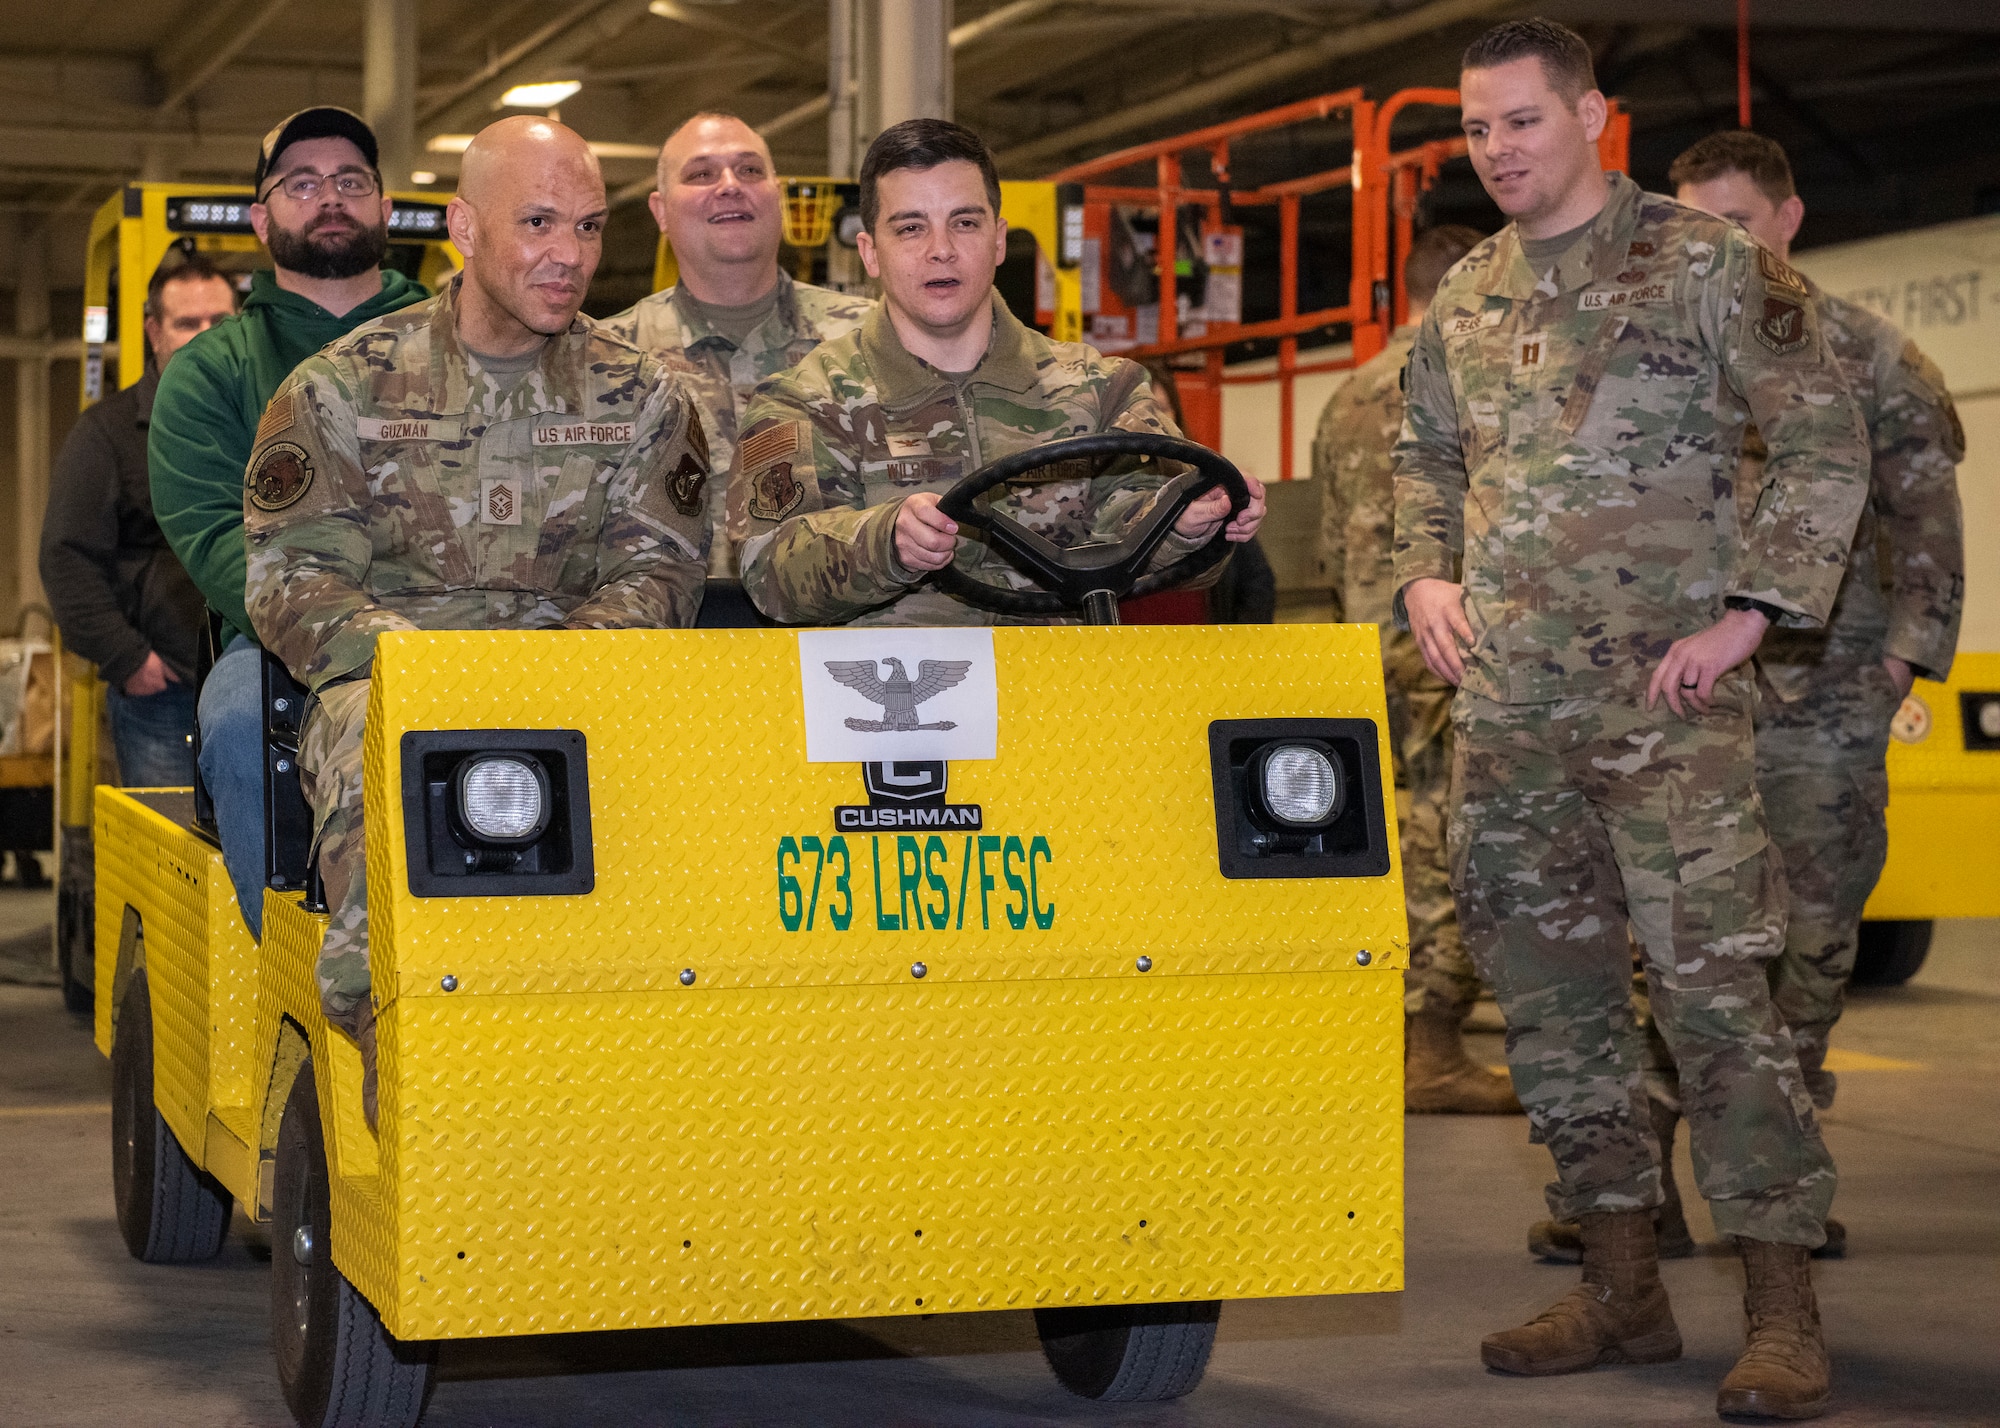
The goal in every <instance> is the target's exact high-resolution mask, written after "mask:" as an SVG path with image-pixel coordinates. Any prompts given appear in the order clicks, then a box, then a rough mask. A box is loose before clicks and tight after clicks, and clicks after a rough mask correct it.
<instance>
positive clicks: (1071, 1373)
mask: <svg viewBox="0 0 2000 1428" xmlns="http://www.w3.org/2000/svg"><path fill="white" fill-rule="evenodd" d="M1221 1315H1222V1302H1221V1301H1220V1300H1217V1299H1204V1300H1199V1301H1195V1302H1191V1303H1185V1304H1105V1305H1090V1306H1088V1307H1084V1308H1076V1309H1037V1310H1036V1311H1035V1332H1036V1333H1037V1334H1039V1335H1041V1339H1042V1353H1043V1354H1045V1355H1046V1356H1047V1358H1048V1361H1049V1367H1050V1368H1052V1369H1054V1370H1055V1375H1056V1378H1057V1379H1058V1380H1060V1381H1061V1383H1062V1386H1063V1387H1064V1388H1066V1389H1068V1390H1069V1391H1070V1392H1071V1393H1074V1394H1076V1395H1078V1396H1079V1397H1082V1398H1095V1399H1100V1400H1102V1401H1103V1402H1106V1403H1157V1402H1159V1401H1160V1400H1162V1399H1168V1398H1180V1397H1181V1396H1183V1395H1184V1394H1188V1393H1192V1392H1193V1391H1194V1389H1195V1386H1196V1385H1197V1384H1199V1383H1200V1382H1201V1376H1202V1374H1203V1372H1204V1371H1206V1370H1207V1368H1208V1355H1209V1351H1210V1350H1211V1349H1213V1348H1214V1347H1215V1326H1216V1321H1217V1320H1218V1319H1219V1318H1220V1317H1221Z"/></svg>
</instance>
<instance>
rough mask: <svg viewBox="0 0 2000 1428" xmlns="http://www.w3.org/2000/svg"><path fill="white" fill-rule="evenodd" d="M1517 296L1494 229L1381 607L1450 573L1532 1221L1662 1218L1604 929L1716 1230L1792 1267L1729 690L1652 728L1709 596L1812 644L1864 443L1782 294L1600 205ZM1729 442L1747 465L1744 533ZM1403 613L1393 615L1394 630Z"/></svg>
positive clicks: (1747, 272)
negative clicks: (1749, 452)
mask: <svg viewBox="0 0 2000 1428" xmlns="http://www.w3.org/2000/svg"><path fill="white" fill-rule="evenodd" d="M1610 184H1611V189H1610V194H1609V197H1608V200H1607V202H1606V204H1605V206H1604V208H1603V210H1602V211H1601V212H1600V213H1599V214H1598V216H1597V218H1596V219H1595V220H1594V221H1593V222H1592V224H1591V225H1590V227H1589V229H1588V231H1587V232H1586V234H1585V235H1584V237H1583V238H1582V239H1581V240H1580V241H1578V242H1577V243H1576V244H1574V245H1573V246H1572V247H1571V248H1570V249H1569V250H1568V251H1567V252H1566V253H1564V254H1563V255H1562V257H1561V258H1560V259H1559V260H1558V261H1557V262H1555V263H1554V264H1553V265H1552V266H1551V267H1550V269H1549V270H1548V271H1547V272H1546V273H1543V274H1540V275H1537V274H1536V273H1535V272H1533V271H1532V270H1531V269H1530V267H1529V265H1528V260H1527V257H1526V255H1525V253H1524V252H1523V250H1522V247H1521V239H1520V237H1519V234H1518V231H1517V230H1516V229H1515V228H1514V227H1512V226H1509V227H1507V228H1504V229H1502V230H1501V231H1500V233H1498V234H1497V235H1495V236H1494V237H1493V238H1490V239H1488V240H1487V241H1486V242H1484V243H1482V244H1481V245H1480V246H1479V247H1477V248H1475V249H1474V250H1473V251H1472V252H1471V253H1470V254H1468V255H1467V256H1466V258H1465V259H1464V260H1463V261H1461V262H1460V263H1459V264H1458V266H1457V267H1455V268H1454V269H1453V270H1452V271H1451V273H1450V274H1449V275H1447V277H1446V278H1445V280H1444V283H1443V285H1442V286H1441V287H1440V288H1439V290H1438V294H1437V297H1436V299H1435V301H1434V302H1433V304H1432V306H1431V309H1430V312H1429V313H1428V315H1427V316H1426V317H1425V319H1424V323H1423V327H1422V330H1421V331H1420V332H1419V334H1418V337H1417V343H1416V347H1415V349H1414V351H1413V354H1412V356H1411V359H1410V365H1409V369H1408V371H1409V376H1408V392H1409V410H1408V414H1407V417H1406V420H1405V423H1404V429H1403V437H1402V440H1401V441H1400V442H1399V443H1398V445H1397V481H1396V567H1395V572H1396V573H1395V581H1396V586H1397V589H1398V591H1399V592H1400V591H1401V590H1403V589H1404V588H1405V587H1406V586H1407V585H1408V584H1409V583H1410V582H1411V581H1412V580H1416V579H1420V578H1424V577H1437V578H1442V579H1446V580H1450V579H1455V578H1458V576H1459V564H1460V560H1461V556H1462V558H1463V563H1464V575H1463V584H1464V608H1465V614H1466V618H1467V620H1468V621H1469V622H1470V624H1471V626H1472V630H1473V643H1472V647H1471V649H1470V650H1469V651H1468V653H1467V657H1466V674H1465V680H1464V684H1463V687H1462V688H1461V690H1460V693H1459V696H1458V699H1457V701H1456V703H1455V704H1454V706H1453V721H1454V732H1455V734H1456V737H1457V750H1456V759H1457V767H1456V769H1455V783H1456V786H1457V789H1458V796H1459V798H1460V800H1461V803H1460V807H1459V809H1458V810H1457V816H1456V817H1455V818H1454V820H1453V823H1452V827H1451V838H1450V842H1451V855H1452V870H1453V887H1454V890H1455V891H1456V892H1457V894H1458V904H1459V909H1458V910H1459V922H1460V926H1461V927H1462V929H1463V930H1464V934H1465V939H1466V943H1467V946H1468V947H1469V948H1470V949H1471V951H1472V953H1473V956H1474V959H1475V961H1476V962H1477V963H1478V964H1479V966H1480V970H1481V971H1482V972H1486V973H1489V974H1490V975H1491V976H1492V978H1493V983H1494V987H1495V990H1496V992H1497V994H1498V997H1499V1000H1500V1006H1501V1010H1502V1012H1503V1013H1504V1014H1505V1015H1506V1018H1507V1028H1508V1029H1507V1054H1508V1061H1509V1064H1510V1065H1511V1067H1512V1069H1513V1074H1514V1085H1515V1087H1516V1089H1517V1090H1518V1091H1519V1092H1520V1096H1521V1100H1522V1101H1523V1102H1524V1103H1525V1104H1526V1106H1527V1108H1528V1114H1529V1117H1530V1121H1531V1124H1532V1126H1533V1129H1534V1133H1535V1136H1536V1138H1537V1139H1540V1140H1542V1141H1544V1142H1545V1143H1547V1144H1548V1145H1549V1148H1550V1150H1551V1152H1552V1153H1553V1155H1554V1157H1555V1162H1556V1167H1557V1173H1558V1176H1559V1179H1558V1181H1557V1182H1556V1183H1555V1184H1553V1185H1551V1186H1550V1187H1549V1206H1550V1209H1551V1210H1552V1211H1553V1212H1554V1214H1555V1216H1556V1218H1557V1219H1559V1220H1568V1219H1574V1218H1576V1217H1577V1216H1578V1215H1580V1214H1586V1213H1602V1212H1617V1211H1629V1210H1637V1209H1642V1208H1648V1207H1652V1206H1656V1205H1658V1204H1659V1203H1660V1199H1661V1187H1660V1148H1659V1144H1658V1141H1657V1140H1656V1138H1655V1137H1654V1135H1653V1133H1652V1130H1651V1128H1650V1126H1649V1124H1648V1121H1649V1116H1648V1114H1647V1112H1646V1109H1645V1103H1644V1100H1643V1097H1644V1095H1645V1089H1644V1083H1643V1057H1644V1044H1643V1041H1642V1039H1641V1038H1640V1036H1639V1035H1638V1029H1637V1026H1636V1024H1635V1022H1634V1019H1633V1014H1632V998H1631V983H1630V967H1631V961H1630V952H1629V949H1628V945H1627V942H1626V924H1627V919H1628V918H1629V919H1630V922H1631V925H1632V927H1633V929H1634V931H1635V932H1636V933H1637V936H1638V938H1639V941H1640V943H1641V944H1642V947H1643V951H1644V955H1645V959H1646V963H1647V971H1648V977H1649V981H1650V983H1651V985H1652V988H1653V1011H1654V1015H1655V1016H1656V1017H1657V1019H1658V1021H1659V1023H1660V1027H1661V1030H1662V1032H1663V1033H1664V1035H1665V1037H1666V1039H1667V1042H1668V1044H1669V1045H1670V1046H1671V1047H1672V1048H1673V1051H1674V1053H1675V1056H1676V1058H1677V1060H1678V1062H1679V1064H1680V1067H1681V1073H1682V1083H1683V1090H1684V1110H1685V1113H1686V1115H1687V1119H1688V1122H1689V1125H1690V1127H1691V1129H1692V1132H1693V1143H1694V1153H1695V1167H1696V1176H1697V1179H1698V1180H1699V1182H1700V1185H1701V1189H1702V1192H1703V1193H1704V1194H1705V1195H1707V1196H1708V1198H1709V1200H1710V1202H1711V1206H1712V1209H1713V1212H1714V1218H1715V1222H1716V1228H1717V1229H1718V1230H1720V1231H1721V1232H1722V1233H1723V1234H1725V1235H1741V1236H1745V1237H1747V1238H1749V1239H1753V1240H1760V1241H1775V1242H1779V1243H1789V1244H1799V1245H1816V1244H1818V1243H1819V1242H1820V1240H1821V1239H1822V1238H1823V1233H1824V1232H1823V1229H1822V1222H1823V1221H1824V1220H1825V1218H1826V1209H1827V1205H1828V1203H1829V1202H1830V1201H1831V1199H1832V1195H1833V1185H1834V1171H1833V1163H1832V1160H1831V1158H1830V1157H1829V1156H1828V1155H1827V1153H1826V1148H1825V1146H1824V1144H1823V1143H1822V1142H1821V1140H1820V1135H1819V1129H1818V1126H1817V1123H1816V1122H1815V1120H1814V1116H1813V1108H1812V1102H1811V1099H1810V1098H1809V1097H1808V1096H1807V1094H1806V1091H1805V1087H1804V1085H1803V1082H1802V1081H1801V1079H1800V1076H1799V1070H1798V1061H1797V1058H1796V1056H1795V1054H1794V1052H1793V1050H1792V1045H1791V1038H1790V1036H1789V1034H1788V1033H1787V1031H1786V1029H1785V1026H1784V1024H1783V1022H1782V1021H1780V1020H1779V1018H1778V1014H1777V1011H1776V1009H1775V1008H1774V1007H1773V1006H1772V1003H1771V995H1770V991H1769V988H1768V986H1767V985H1766V982H1765V964H1766V963H1767V962H1769V961H1770V960H1771V959H1772V958H1774V957H1776V956H1777V955H1778V952H1779V949H1780V947H1781V946H1782V945H1783V939H1784V920H1785V893H1784V883H1783V879H1782V877H1781V875H1780V867H1779V863H1778V858H1777V853H1776V850H1775V849H1773V848H1772V847H1771V846H1770V841H1769V838H1768V836H1767V832H1766V827H1765V822H1764V815H1763V809H1762V807H1761V804H1760V802H1759V799H1758V795H1757V787H1756V777H1755V774H1756V771H1755V767H1754V763H1753V757H1754V753H1753V740H1752V732H1751V716H1752V708H1753V704H1754V700H1755V694H1754V686H1753V684H1752V681H1751V678H1750V675H1749V673H1748V672H1747V670H1737V671H1732V672H1730V673H1729V674H1727V675H1725V676H1724V677H1723V678H1722V679H1721V680H1720V681H1718V683H1717V685H1716V692H1715V697H1714V699H1713V702H1712V704H1713V707H1712V708H1711V709H1710V711H1709V712H1708V713H1706V714H1694V713H1693V712H1692V711H1690V715H1689V717H1687V718H1685V719H1683V718H1680V717H1678V716H1676V715H1674V714H1673V713H1672V711H1671V710H1669V709H1667V708H1666V707H1665V705H1664V704H1662V705H1661V706H1660V707H1659V708H1658V709H1657V710H1656V711H1653V712H1648V711H1647V710H1646V709H1645V707H1644V705H1645V697H1646V686H1647V681H1648V680H1649V678H1650V677H1651V675H1652V672H1653V670H1654V669H1655V668H1656V667H1657V665H1658V662H1659V660H1660V659H1661V657H1662V656H1664V655H1665V654H1666V652H1667V648H1668V646H1669V645H1670V644H1671V643H1672V642H1673V641H1674V640H1676V639H1679V638H1682V637H1685V636H1688V635H1693V634H1696V633H1698V632H1699V631H1701V630H1703V629H1705V628H1707V627H1708V626H1709V625H1711V624H1712V623H1713V622H1714V621H1716V620H1717V619H1719V618H1720V617H1721V615H1722V614H1723V612H1724V605H1725V600H1726V599H1728V598H1731V597H1742V598H1746V599H1752V600H1756V601H1759V602H1762V603H1763V604H1765V605H1767V606H1770V607H1772V608H1773V609H1775V610H1776V611H1778V612H1779V622H1780V623H1781V624H1784V625H1789V626H1800V627H1809V626H1812V625H1816V624H1819V623H1820V622H1822V621H1823V620H1824V618H1825V616H1826V614H1827V611H1828V609H1829V608H1830V607H1831V605H1832V603H1833V596H1834V591H1835V589H1836V587H1837V585H1838V583H1839V579H1840V572H1841V569H1842V566H1843V565H1844V563H1845V560H1846V556H1847V550H1848V547H1849V545H1850V544H1851V542H1852V539H1853V534H1854V523H1855V521H1856V519H1857V518H1858V517H1859V514H1860V509H1861V505H1862V502H1863V500H1864V498H1865V495H1866V485H1865V480H1864V476H1863V471H1864V463H1865V462H1866V460H1867V447H1866V438H1865V433H1864V431H1863V430H1862V426H1861V419H1860V415H1859V413H1858V411H1857V410H1856V409H1855V407H1854V404H1853V402H1852V400H1851V399H1850V398H1849V397H1848V396H1847V393H1846V388H1845V384H1844V382H1843V381H1842V378H1841V375H1840V371H1839V368H1838V367H1837V365H1836V364H1835V362H1834V360H1833V358H1832V355H1831V354H1830V353H1829V351H1828V350H1827V347H1826V343H1825V340H1824V338H1823V337H1822V335H1821V333H1820V329H1819V324H1818V321H1817V319H1816V318H1815V316H1814V313H1813V309H1812V302H1811V297H1810V295H1809V294H1808V292H1807V291H1806V288H1805V286H1804V282H1803V280H1802V279H1800V278H1799V277H1798V275H1797V274H1795V273H1793V272H1792V271H1791V269H1789V268H1788V267H1786V266H1785V265H1784V264H1783V263H1781V262H1779V261H1778V260H1777V259H1776V258H1774V257H1772V256H1771V255H1770V254H1769V253H1766V252H1765V251H1764V250H1763V249H1761V248H1759V247H1757V245H1756V244H1755V243H1753V242H1752V241H1751V240H1750V239H1749V238H1748V237H1747V236H1745V235H1744V234H1743V233H1742V232H1741V231H1740V230H1738V229H1736V228H1734V227H1732V226H1731V225H1729V224H1727V223H1724V222H1722V221H1720V220H1717V219H1714V218H1711V217H1709V216H1707V215H1706V214H1702V213H1698V212H1696V211H1695V210H1693V209H1689V208H1683V207H1682V206H1680V205H1679V204H1676V203H1674V202H1672V201H1671V200H1669V199H1665V198H1660V197H1658V196H1656V195H1652V194H1643V193H1641V192H1640V190H1639V188H1638V187H1637V185H1635V184H1633V183H1632V182H1631V180H1629V179H1627V178H1625V177H1624V176H1623V175H1612V176H1610ZM1752 416H1754V417H1755V418H1756V420H1757V423H1758V425H1759V427H1760V428H1761V429H1762V430H1763V431H1764V433H1765V435H1766V437H1767V438H1768V440H1769V441H1770V444H1771V450H1772V456H1771V460H1770V462H1769V464H1768V466H1767V467H1766V471H1765V483H1764V486H1763V489H1762V491H1761V492H1760V494H1759V499H1758V500H1757V501H1756V502H1755V505H1754V510H1753V513H1752V515H1751V516H1750V517H1749V518H1748V519H1747V520H1740V519H1739V515H1738V510H1737V505H1736V500H1735V485H1736V463H1737V457H1738V453H1739V451H1740V449H1741V446H1742V441H1743V431H1744V427H1745V425H1746V423H1747V422H1748V421H1749V420H1750V418H1751V417H1752ZM1400 599H1401V596H1400V594H1399V596H1398V600H1399V603H1400Z"/></svg>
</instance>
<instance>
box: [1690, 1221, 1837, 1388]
mask: <svg viewBox="0 0 2000 1428" xmlns="http://www.w3.org/2000/svg"><path fill="white" fill-rule="evenodd" d="M1736 1248H1737V1249H1738V1251H1739V1252H1741V1254H1742V1255H1743V1277H1744V1280H1745V1284H1746V1288H1745V1290H1744V1294H1743V1313H1744V1315H1745V1317H1746V1318H1748V1319H1749V1321H1750V1328H1749V1334H1748V1342H1746V1343H1745V1345H1744V1347H1743V1357H1741V1358H1740V1359H1738V1360H1737V1361H1736V1367H1735V1368H1733V1369H1731V1370H1730V1371H1729V1377H1727V1378H1725V1379H1724V1380H1723V1381H1722V1391H1721V1392H1719V1393H1718V1394H1716V1396H1715V1411H1716V1412H1717V1413H1719V1414H1721V1415H1722V1416H1723V1417H1725V1418H1729V1417H1736V1418H1817V1417H1819V1415H1820V1414H1822V1413H1824V1412H1826V1408H1827V1405H1828V1404H1829V1403H1830V1402H1832V1400H1833V1387H1832V1378H1833V1366H1832V1365H1831V1364H1830V1363H1828V1362H1827V1357H1826V1339H1825V1337H1824V1336H1823V1335H1822V1334H1821V1333H1820V1327H1819V1301H1818V1300H1816V1299H1815V1298H1814V1297H1813V1287H1812V1264H1811V1261H1810V1259H1809V1258H1808V1257H1807V1252H1806V1247H1805V1246H1804V1245H1774V1244H1768V1243H1766V1242H1765V1241H1763V1240H1746V1239H1738V1240H1737V1241H1736Z"/></svg>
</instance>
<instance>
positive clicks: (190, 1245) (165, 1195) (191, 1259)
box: [111, 972, 235, 1264]
mask: <svg viewBox="0 0 2000 1428" xmlns="http://www.w3.org/2000/svg"><path fill="white" fill-rule="evenodd" d="M121 1050H122V1051H123V1053H124V1054H123V1055H122V1056H121V1055H120V1052H121ZM111 1081H112V1096H113V1098H114V1111H113V1115H112V1136H113V1145H112V1150H111V1153H112V1154H113V1155H114V1156H117V1155H121V1154H123V1148H122V1147H121V1146H119V1145H118V1144H117V1141H116V1138H117V1135H118V1124H119V1122H120V1120H121V1119H122V1117H121V1116H120V1115H119V1114H118V1113H117V1110H116V1104H117V1102H118V1101H119V1100H121V1099H126V1098H129V1101H130V1106H129V1113H130V1114H132V1115H133V1117H134V1129H135V1132H136V1135H135V1145H134V1156H133V1159H134V1163H133V1165H132V1167H131V1179H130V1184H129V1186H128V1189H127V1192H126V1194H125V1195H123V1196H120V1197H118V1202H119V1203H118V1207H117V1208H118V1228H119V1230H120V1232H121V1233H122V1234H123V1235H124V1237H125V1247H126V1248H127V1249H129V1250H130V1251H131V1252H132V1256H133V1258H135V1259H138V1260H141V1261H143V1262H145V1263H146V1264H195V1263H197V1262H199V1261H201V1260H206V1259H214V1258H215V1256H216V1255H217V1254H219V1253H221V1251H222V1244H223V1241H224V1240H226V1239H227V1238H228V1237H229V1216H230V1212H231V1210H232V1209H234V1207H235V1198H234V1197H233V1196H232V1195H231V1194H230V1193H229V1192H228V1191H227V1190H225V1189H224V1188H223V1187H222V1185H221V1184H220V1183H219V1182H217V1181H216V1180H215V1179H214V1178H213V1177H211V1176H209V1175H206V1174H204V1173H203V1172H202V1171H201V1169H200V1168H199V1167H198V1166H196V1165H195V1163H194V1161H193V1160H191V1159H190V1158H189V1157H188V1153H187V1152H186V1151H185V1150H183V1149H181V1143H180V1141H179V1140H178V1139H176V1138H175V1136H174V1133H173V1131H172V1129H171V1128H169V1127H168V1125H167V1123H166V1120H165V1119H164V1118H163V1117H162V1116H161V1115H160V1112H159V1108H158V1107H157V1106H156V1105H155V1104H154V1102H153V999H152V994H151V993H150V992H149V991H148V990H147V988H146V974H145V973H144V972H138V973H135V974H134V975H133V977H132V984H131V986H130V987H128V988H127V989H126V991H125V1001H124V1004H123V1007H122V1008H121V1009H120V1011H119V1014H118V1039H117V1040H116V1041H115V1042H113V1043H112V1047H111ZM117 1181H118V1177H117V1176H116V1174H115V1173H114V1175H113V1178H112V1184H113V1187H114V1190H115V1189H116V1186H117Z"/></svg>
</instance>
